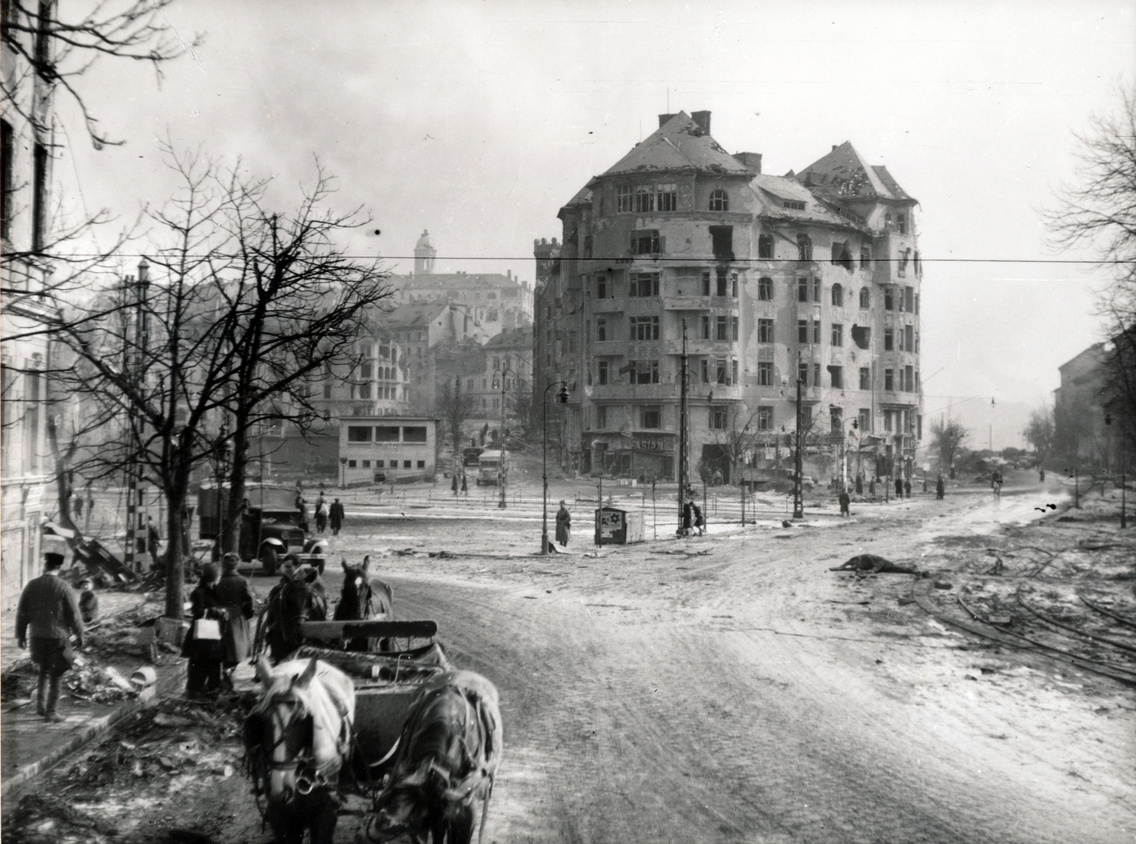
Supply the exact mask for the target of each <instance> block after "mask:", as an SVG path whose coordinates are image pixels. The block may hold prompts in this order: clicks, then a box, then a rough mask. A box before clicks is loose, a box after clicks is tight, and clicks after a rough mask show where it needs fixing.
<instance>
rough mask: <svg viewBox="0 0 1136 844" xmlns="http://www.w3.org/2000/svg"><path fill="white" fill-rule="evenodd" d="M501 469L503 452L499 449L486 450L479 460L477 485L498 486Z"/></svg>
mask: <svg viewBox="0 0 1136 844" xmlns="http://www.w3.org/2000/svg"><path fill="white" fill-rule="evenodd" d="M500 469H501V452H500V451H498V450H497V449H486V450H485V451H483V452H481V454H480V455H479V456H478V458H477V485H478V486H481V485H482V484H493V485H494V486H496V485H497V481H498V471H499V470H500Z"/></svg>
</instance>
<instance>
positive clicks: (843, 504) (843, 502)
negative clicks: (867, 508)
mask: <svg viewBox="0 0 1136 844" xmlns="http://www.w3.org/2000/svg"><path fill="white" fill-rule="evenodd" d="M839 498H840V515H841V516H851V515H852V513H851V511H850V510H849V509H848V507H849V505H850V504H851V502H852V499H851V498H849V496H848V490H846V489H842V490H840V496H839Z"/></svg>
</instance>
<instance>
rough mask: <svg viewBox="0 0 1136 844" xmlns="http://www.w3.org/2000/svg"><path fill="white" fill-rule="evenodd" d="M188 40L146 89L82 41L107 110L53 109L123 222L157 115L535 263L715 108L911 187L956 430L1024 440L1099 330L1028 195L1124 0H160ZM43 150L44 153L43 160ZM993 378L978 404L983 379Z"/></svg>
mask: <svg viewBox="0 0 1136 844" xmlns="http://www.w3.org/2000/svg"><path fill="white" fill-rule="evenodd" d="M168 19H169V21H170V23H171V24H172V25H173V26H174V27H175V28H176V30H177V31H178V32H179V33H181V34H182V35H183V36H184V37H185V39H186V40H187V41H188V40H189V39H190V38H191V37H192V34H193V33H204V34H205V37H206V38H205V43H204V44H203V45H202V46H201V47H199V48H198V49H197V50H196V51H195V52H194V54H193V55H187V56H186V57H185V58H183V59H181V60H179V61H178V62H176V63H173V64H171V65H169V66H168V67H167V68H166V71H165V78H164V80H163V81H162V84H161V86H160V87H159V86H158V84H157V83H156V82H155V79H154V76H153V74H152V73H150V72H149V71H147V70H146V69H145V68H144V67H143V66H141V65H138V64H134V63H130V62H118V63H114V62H109V61H108V62H103V63H102V64H100V65H97V66H96V68H95V69H94V70H93V71H92V72H91V73H90V74H89V75H88V77H87V79H86V80H85V84H86V85H87V89H86V90H87V93H88V99H89V104H90V105H91V107H92V108H93V110H94V111H95V112H96V114H97V115H98V117H99V118H100V119H101V123H102V125H103V129H104V131H106V132H107V133H109V134H110V135H111V136H114V137H118V138H121V139H123V140H125V141H126V143H125V145H124V146H122V147H116V148H108V149H104V150H103V151H101V152H97V153H96V152H94V151H93V150H91V148H90V144H89V143H86V142H85V140H84V135H83V131H82V127H81V125H80V124H79V123H78V122H77V121H76V120H75V119H74V118H73V117H72V118H67V115H66V112H65V113H64V119H65V121H66V125H65V127H64V128H65V130H66V134H65V137H64V138H63V140H64V142H70V143H71V145H72V146H73V152H74V159H73V163H74V166H73V167H71V166H70V162H68V164H67V165H66V166H64V167H61V168H59V170H60V171H63V172H64V173H65V174H66V176H67V177H68V178H77V179H78V181H79V184H80V187H81V191H80V192H79V193H78V194H77V195H78V196H81V202H82V203H83V204H84V205H85V206H86V207H87V208H89V209H90V210H94V209H95V208H98V207H103V206H108V207H110V208H112V209H114V210H115V211H117V212H118V213H119V214H120V215H121V216H122V218H123V219H127V218H131V217H133V216H134V215H135V214H136V212H137V209H138V208H139V207H140V205H141V204H143V203H146V202H160V201H161V200H162V198H163V197H164V196H168V195H169V194H170V193H171V190H172V188H173V184H174V182H173V180H172V179H171V178H170V176H169V174H168V172H166V171H165V170H164V169H163V167H162V164H161V161H160V155H159V153H158V142H159V139H161V138H163V137H165V136H167V135H168V136H169V137H171V138H172V139H173V141H174V143H175V145H176V146H179V147H185V148H189V147H197V146H199V145H200V146H201V147H202V149H203V150H204V151H206V152H207V153H209V154H211V155H214V156H223V157H228V158H231V159H235V158H236V157H237V156H241V157H242V158H243V160H244V162H245V164H246V166H247V167H248V168H249V170H251V171H253V172H255V173H258V174H264V175H274V176H276V177H277V179H278V180H279V183H280V184H281V185H282V186H287V187H289V188H290V187H291V186H293V185H295V184H298V183H299V182H300V181H302V180H307V179H310V177H311V175H312V172H313V170H312V160H313V156H314V155H318V156H319V157H320V159H321V160H322V162H323V163H324V164H325V165H326V166H327V168H328V169H329V170H330V171H331V172H332V173H333V174H335V175H336V176H337V177H338V179H339V183H338V184H339V187H340V193H339V194H338V196H337V202H338V203H339V204H340V206H341V207H342V208H343V209H347V208H350V207H353V206H355V205H363V206H366V207H367V208H368V209H370V211H371V213H372V214H373V215H374V218H375V227H377V228H379V229H381V231H382V234H381V235H380V236H379V237H377V238H375V237H373V236H372V237H370V238H368V239H365V240H364V239H360V240H359V242H358V244H356V248H357V249H358V250H359V251H360V252H361V253H366V254H375V253H380V254H381V255H382V256H384V257H385V258H386V259H388V260H389V262H390V264H391V265H392V267H393V269H395V271H396V272H406V271H409V268H410V266H411V264H410V261H409V258H410V256H412V250H413V247H414V243H415V240H416V239H417V237H418V235H419V234H420V233H421V232H422V230H423V229H429V231H430V235H431V238H432V239H433V242H434V245H435V246H436V247H437V249H438V267H439V269H441V270H466V271H469V272H504V271H505V270H506V269H511V270H512V271H513V272H514V273H515V274H518V275H519V276H520V277H521V278H523V279H525V280H528V281H532V279H533V277H534V272H533V259H532V242H533V239H534V238H540V237H547V238H552V237H559V236H560V233H561V232H560V224H559V221H558V220H557V218H556V214H557V211H558V210H559V209H560V207H561V206H562V205H563V204H564V203H565V202H567V201H568V200H569V199H570V198H571V197H572V196H573V194H575V193H576V192H577V191H578V190H579V189H580V188H581V187H583V185H584V184H585V183H586V182H587V181H588V179H589V178H590V177H591V176H593V175H596V174H598V173H602V172H603V171H605V170H606V169H608V168H609V167H610V166H611V165H612V164H614V163H615V162H616V161H617V160H618V159H619V158H620V157H621V156H622V155H623V154H625V153H626V152H627V151H628V150H629V149H630V148H631V147H632V146H633V145H634V144H635V143H636V142H638V141H639V140H641V139H642V138H643V137H645V136H646V135H648V134H650V133H651V132H652V131H653V130H654V129H655V128H656V127H657V125H658V117H657V116H658V115H659V114H661V113H667V112H676V111H679V110H684V111H686V112H688V113H689V112H692V111H695V110H709V111H711V112H712V126H711V134H712V135H713V136H714V138H715V139H716V140H717V141H718V142H719V143H720V144H721V145H722V146H723V147H725V148H726V149H727V150H728V151H730V152H738V151H753V152H760V153H763V154H764V163H763V169H764V170H765V172H767V173H774V174H784V173H785V172H787V171H789V170H800V169H802V168H804V167H805V166H807V165H808V164H810V163H812V162H813V161H815V160H816V159H818V158H820V157H821V156H822V155H824V154H825V153H826V152H827V151H828V150H829V149H830V148H831V147H832V145H833V144H839V143H842V142H844V141H846V140H847V141H851V142H852V144H853V145H854V146H855V147H856V148H857V149H858V150H859V151H860V153H861V154H862V155H863V156H864V157H865V158H866V159H867V161H868V162H869V163H871V164H884V165H886V166H887V168H888V170H889V171H890V172H891V173H892V175H893V176H894V177H895V178H896V180H897V181H898V182H899V184H900V185H901V186H902V187H903V188H904V189H905V190H906V191H907V192H908V193H909V194H910V195H911V196H914V197H915V198H916V199H918V200H919V203H920V208H919V209H918V210H917V212H916V213H917V216H918V225H919V230H920V252H921V253H922V256H923V261H924V265H925V267H924V279H923V301H922V328H923V340H922V358H923V360H922V373H923V382H924V388H925V393H926V398H925V409H926V414H927V416H928V417H930V418H932V419H934V418H940V417H941V414H942V412H943V410H944V409H946V408H948V407H949V408H950V412H951V414H952V415H956V416H960V417H961V418H962V419H963V420H964V422H965V423H966V424H968V425H970V426H971V427H973V428H974V430H975V434H974V444H976V445H978V444H981V445H985V444H986V442H987V440H988V438H989V436H990V433H991V430H992V432H993V440H994V446H995V447H997V448H1002V447H1004V446H1008V445H1020V444H1021V441H1020V438H1019V437H1018V431H1019V430H1020V429H1021V427H1022V425H1023V424H1024V422H1025V417H1026V415H1027V414H1028V411H1029V410H1030V409H1031V408H1034V407H1037V406H1040V405H1041V403H1042V402H1044V401H1046V400H1047V399H1050V398H1051V395H1052V390H1053V389H1054V388H1055V387H1056V386H1057V385H1058V373H1057V367H1058V366H1059V365H1060V364H1062V363H1064V362H1065V361H1067V360H1068V359H1070V358H1072V357H1073V356H1074V355H1076V354H1077V353H1078V352H1080V351H1081V350H1082V349H1084V348H1085V347H1087V346H1088V345H1090V344H1091V343H1093V342H1096V341H1097V340H1099V339H1100V338H1101V328H1100V325H1099V323H1098V321H1097V319H1096V318H1095V317H1094V316H1093V313H1092V309H1093V297H1092V290H1093V288H1094V287H1095V286H1099V285H1103V284H1106V283H1107V282H1108V274H1107V272H1105V271H1103V270H1101V269H1098V268H1094V267H1092V266H1091V265H1079V264H1072V263H1066V262H1063V261H1058V260H1057V259H1063V260H1064V261H1067V260H1068V259H1071V258H1075V259H1085V258H1091V257H1092V256H1091V255H1090V254H1088V253H1080V254H1076V255H1070V254H1064V255H1057V254H1055V253H1054V252H1053V251H1052V250H1051V249H1049V248H1047V246H1046V243H1045V233H1044V231H1043V229H1042V226H1041V224H1040V222H1039V219H1038V216H1037V213H1036V211H1037V209H1039V208H1041V207H1043V206H1045V205H1047V204H1052V190H1053V188H1054V187H1055V186H1057V185H1058V184H1060V183H1061V182H1062V181H1068V180H1071V179H1074V178H1075V175H1076V172H1075V168H1076V159H1075V155H1074V153H1075V141H1074V137H1073V132H1074V131H1077V130H1083V129H1085V128H1086V127H1087V124H1088V120H1089V117H1090V115H1092V114H1093V113H1105V112H1108V111H1110V110H1113V109H1114V107H1115V104H1116V101H1117V99H1116V96H1115V89H1116V86H1117V84H1118V83H1121V82H1124V81H1127V82H1129V83H1130V82H1131V81H1132V80H1133V78H1134V77H1136V2H1133V0H1129V2H1116V1H1115V0H1114V2H1096V1H1095V0H1049V2H1044V3H1042V2H1033V0H1031V2H1024V1H1023V2H989V0H985V1H984V2H958V1H957V0H947V1H946V2H940V3H937V4H933V5H932V4H929V3H912V2H910V0H906V2H888V0H882V1H881V2H874V1H873V2H865V0H860V2H857V0H840V2H816V3H795V4H782V3H773V2H762V3H752V2H748V3H747V2H730V1H729V0H724V1H723V0H719V2H715V3H696V2H689V3H680V2H621V1H620V0H602V2H541V3H533V2H529V0H510V1H509V2H503V1H502V0H482V1H481V2H477V1H476V0H469V2H466V0H435V2H420V0H415V2H390V0H387V1H386V2H373V1H372V0H357V2H337V1H336V0H320V2H314V0H291V1H289V0H241V2H233V0H182V2H179V3H176V4H175V5H174V6H173V7H171V9H170V10H169V12H168ZM57 172H58V171H57ZM992 398H993V399H996V401H997V403H996V405H995V406H994V408H991V406H990V400H991V399H992Z"/></svg>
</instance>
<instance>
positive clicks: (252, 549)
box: [197, 483, 327, 574]
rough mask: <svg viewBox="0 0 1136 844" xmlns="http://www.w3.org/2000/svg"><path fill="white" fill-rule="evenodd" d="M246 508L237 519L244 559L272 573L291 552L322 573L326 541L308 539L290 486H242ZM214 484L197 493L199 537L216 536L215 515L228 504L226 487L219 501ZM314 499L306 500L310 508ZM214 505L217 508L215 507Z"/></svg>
mask: <svg viewBox="0 0 1136 844" xmlns="http://www.w3.org/2000/svg"><path fill="white" fill-rule="evenodd" d="M245 493H246V498H247V500H248V507H247V508H245V511H244V514H243V516H242V519H241V538H240V547H239V548H238V549H237V553H239V554H240V555H241V559H242V560H244V561H245V562H251V561H259V562H260V564H261V565H262V566H263V567H264V570H265V572H266V573H267V574H275V573H276V570H277V568H278V567H279V565H280V560H281V559H282V558H283V557H284V556H285V555H286V554H295V555H296V556H297V557H299V558H300V561H301V562H307V563H310V564H311V565H313V566H314V567H315V568H317V569H318V570H319V571H320V573H321V574H322V573H323V569H324V564H325V554H326V552H327V542H326V540H324V539H322V538H309V537H308V535H307V532H306V531H305V530H304V528H303V527H302V526H301V525H300V511H299V510H297V509H296V490H295V488H294V487H286V486H278V485H272V484H257V483H252V484H249V485H248V486H246V487H245ZM217 498H218V496H217V487H216V486H212V485H208V486H202V487H201V489H200V490H199V491H198V493H197V512H198V515H199V516H200V522H201V530H200V536H201V538H202V539H216V538H217V534H218V529H219V527H220V520H219V518H218V517H219V515H220V514H223V513H224V512H225V507H226V506H227V503H228V498H229V496H228V488H227V487H221V496H220V499H221V500H220V504H219V505H218V500H217ZM314 504H315V502H314V501H310V502H308V507H309V508H311V507H313V506H314ZM218 506H219V507H220V509H218Z"/></svg>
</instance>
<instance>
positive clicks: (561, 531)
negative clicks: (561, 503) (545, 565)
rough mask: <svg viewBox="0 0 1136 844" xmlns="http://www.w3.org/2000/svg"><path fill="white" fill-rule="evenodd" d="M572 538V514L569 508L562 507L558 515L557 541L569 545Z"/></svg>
mask: <svg viewBox="0 0 1136 844" xmlns="http://www.w3.org/2000/svg"><path fill="white" fill-rule="evenodd" d="M571 536H572V514H571V513H570V512H568V508H567V507H561V508H560V509H559V510H558V511H557V513H556V541H557V542H558V543H560V544H561V545H567V544H568V539H569V538H570V537H571Z"/></svg>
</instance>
